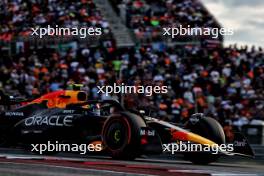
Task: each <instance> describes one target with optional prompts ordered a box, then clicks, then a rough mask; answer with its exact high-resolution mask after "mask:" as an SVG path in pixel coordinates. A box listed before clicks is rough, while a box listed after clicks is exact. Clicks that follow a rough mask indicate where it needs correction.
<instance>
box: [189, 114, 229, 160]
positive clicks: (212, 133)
mask: <svg viewBox="0 0 264 176" xmlns="http://www.w3.org/2000/svg"><path fill="white" fill-rule="evenodd" d="M191 131H192V132H193V133H195V134H198V135H200V136H203V137H205V138H207V139H210V140H212V141H213V142H215V143H217V144H225V134H224V130H223V128H222V126H221V125H220V124H219V123H218V122H217V121H216V120H215V119H213V118H211V117H201V119H200V120H199V122H197V123H196V124H194V125H191ZM219 157H220V156H219V154H212V153H207V152H191V153H186V154H185V158H186V159H187V160H189V161H191V162H192V163H194V164H202V165H204V164H209V163H212V162H215V161H216V160H217V159H218V158H219Z"/></svg>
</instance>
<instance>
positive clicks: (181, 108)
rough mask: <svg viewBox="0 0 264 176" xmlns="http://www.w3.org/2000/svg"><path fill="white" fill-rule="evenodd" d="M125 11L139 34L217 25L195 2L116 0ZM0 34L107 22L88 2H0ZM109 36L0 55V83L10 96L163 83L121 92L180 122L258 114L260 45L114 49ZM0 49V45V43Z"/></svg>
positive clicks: (263, 83) (263, 58) (263, 67)
mask: <svg viewBox="0 0 264 176" xmlns="http://www.w3.org/2000/svg"><path fill="white" fill-rule="evenodd" d="M119 3H120V4H121V5H122V4H123V7H124V8H125V10H126V12H127V13H126V14H127V16H126V21H127V26H128V27H130V28H132V29H133V30H134V32H135V34H136V36H138V37H139V38H140V37H141V36H143V37H145V36H151V37H155V31H159V30H160V29H161V27H163V26H177V25H179V24H181V25H191V26H193V27H196V26H199V27H203V26H207V27H217V23H216V22H215V20H214V19H213V17H212V16H210V14H208V13H207V11H206V10H205V9H204V8H203V7H202V5H201V4H200V3H199V1H198V0H177V1H176V0H157V1H150V0H145V1H144V2H143V1H140V0H134V1H122V2H119ZM0 8H1V11H0V40H4V41H10V40H11V39H12V37H14V36H15V35H24V34H25V33H26V32H27V31H28V29H29V28H30V27H32V26H46V25H48V24H49V25H61V26H68V27H72V26H79V25H81V26H82V25H83V26H87V27H90V26H97V27H102V28H104V29H105V30H108V31H109V30H110V29H109V24H108V22H107V21H105V20H104V19H103V17H102V16H101V15H100V12H99V11H98V10H97V8H96V7H95V4H94V3H93V1H92V0H81V1H63V0H47V1H38V0H30V1H21V0H13V1H10V0H2V1H1V2H0ZM113 43H114V42H113V41H106V42H105V43H104V44H103V45H101V46H97V47H90V46H89V45H87V47H78V48H69V49H68V50H67V52H66V53H62V52H59V51H58V50H55V49H51V48H49V47H48V46H47V47H44V48H42V49H34V50H30V49H25V50H20V52H19V53H17V54H13V55H12V56H9V57H7V56H3V55H1V56H0V67H1V68H0V70H1V71H0V78H1V79H0V88H2V89H3V90H4V91H5V92H7V93H10V94H12V95H14V96H15V95H18V96H25V97H38V96H40V95H42V94H44V93H47V92H50V91H55V90H58V89H65V88H67V86H68V85H69V84H70V83H73V82H75V83H82V84H84V85H85V87H84V89H85V90H86V91H87V92H89V98H90V99H106V98H115V99H120V98H121V97H120V95H113V94H112V95H106V94H98V93H97V91H98V88H97V86H99V85H100V86H102V85H113V83H118V84H121V83H125V84H126V85H135V86H138V85H165V86H168V93H167V94H154V95H153V96H151V97H147V96H144V95H143V96H142V95H124V97H122V98H123V99H124V103H125V104H126V106H128V107H135V106H136V107H143V106H153V107H156V108H157V112H158V115H159V117H160V118H163V119H166V120H169V121H173V122H184V121H186V120H187V119H188V117H189V116H190V115H191V114H192V113H194V112H204V113H205V114H207V115H210V116H213V117H215V118H216V119H218V120H219V121H220V122H222V123H224V122H225V120H226V119H230V120H232V121H233V122H234V123H237V124H244V123H247V122H248V121H249V120H251V119H262V120H264V119H263V118H264V103H263V100H264V51H263V49H262V48H254V47H253V48H247V47H244V48H238V47H236V46H232V47H231V46H230V47H226V48H221V47H220V48H219V47H217V48H211V49H206V48H203V47H201V46H199V45H188V44H186V45H182V46H167V45H166V44H164V45H162V47H161V45H158V46H155V44H154V43H152V44H150V45H140V44H139V45H137V46H133V47H125V48H116V47H115V45H114V44H113ZM0 50H1V47H0Z"/></svg>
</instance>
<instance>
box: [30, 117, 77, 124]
mask: <svg viewBox="0 0 264 176" xmlns="http://www.w3.org/2000/svg"><path fill="white" fill-rule="evenodd" d="M72 121H73V116H71V115H66V116H60V115H53V116H32V117H29V118H27V119H26V120H25V125H26V126H38V125H39V126H41V125H48V126H72Z"/></svg>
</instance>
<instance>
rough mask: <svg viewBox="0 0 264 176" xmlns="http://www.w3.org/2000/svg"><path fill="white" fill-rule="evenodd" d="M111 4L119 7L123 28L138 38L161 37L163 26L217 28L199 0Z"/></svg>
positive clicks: (115, 0)
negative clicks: (129, 30) (125, 26)
mask: <svg viewBox="0 0 264 176" xmlns="http://www.w3.org/2000/svg"><path fill="white" fill-rule="evenodd" d="M111 1H113V4H116V3H118V4H119V5H118V6H119V10H120V12H123V16H125V21H126V25H127V26H128V27H129V28H132V29H133V30H134V33H135V34H136V36H137V37H138V38H139V39H144V38H154V39H155V38H160V37H161V32H162V28H163V27H171V28H173V27H174V28H177V27H179V26H180V25H181V26H183V27H185V28H186V27H187V26H190V27H212V28H218V27H219V25H218V23H217V22H216V20H215V19H213V17H212V15H210V13H208V11H207V10H206V8H204V7H203V5H202V3H201V2H200V1H199V0H155V1H151V0H145V1H142V0H111Z"/></svg>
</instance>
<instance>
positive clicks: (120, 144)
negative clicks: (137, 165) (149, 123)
mask: <svg viewBox="0 0 264 176" xmlns="http://www.w3.org/2000/svg"><path fill="white" fill-rule="evenodd" d="M142 127H146V124H145V122H144V120H143V119H142V118H141V117H139V116H137V115H135V114H132V113H129V112H124V113H121V114H116V115H113V116H111V117H109V119H107V120H106V122H105V124H104V126H103V131H102V138H103V145H104V147H105V148H106V150H107V152H109V154H110V155H111V156H112V158H114V159H124V160H133V159H135V158H136V157H138V156H139V155H140V129H141V128H142Z"/></svg>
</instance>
